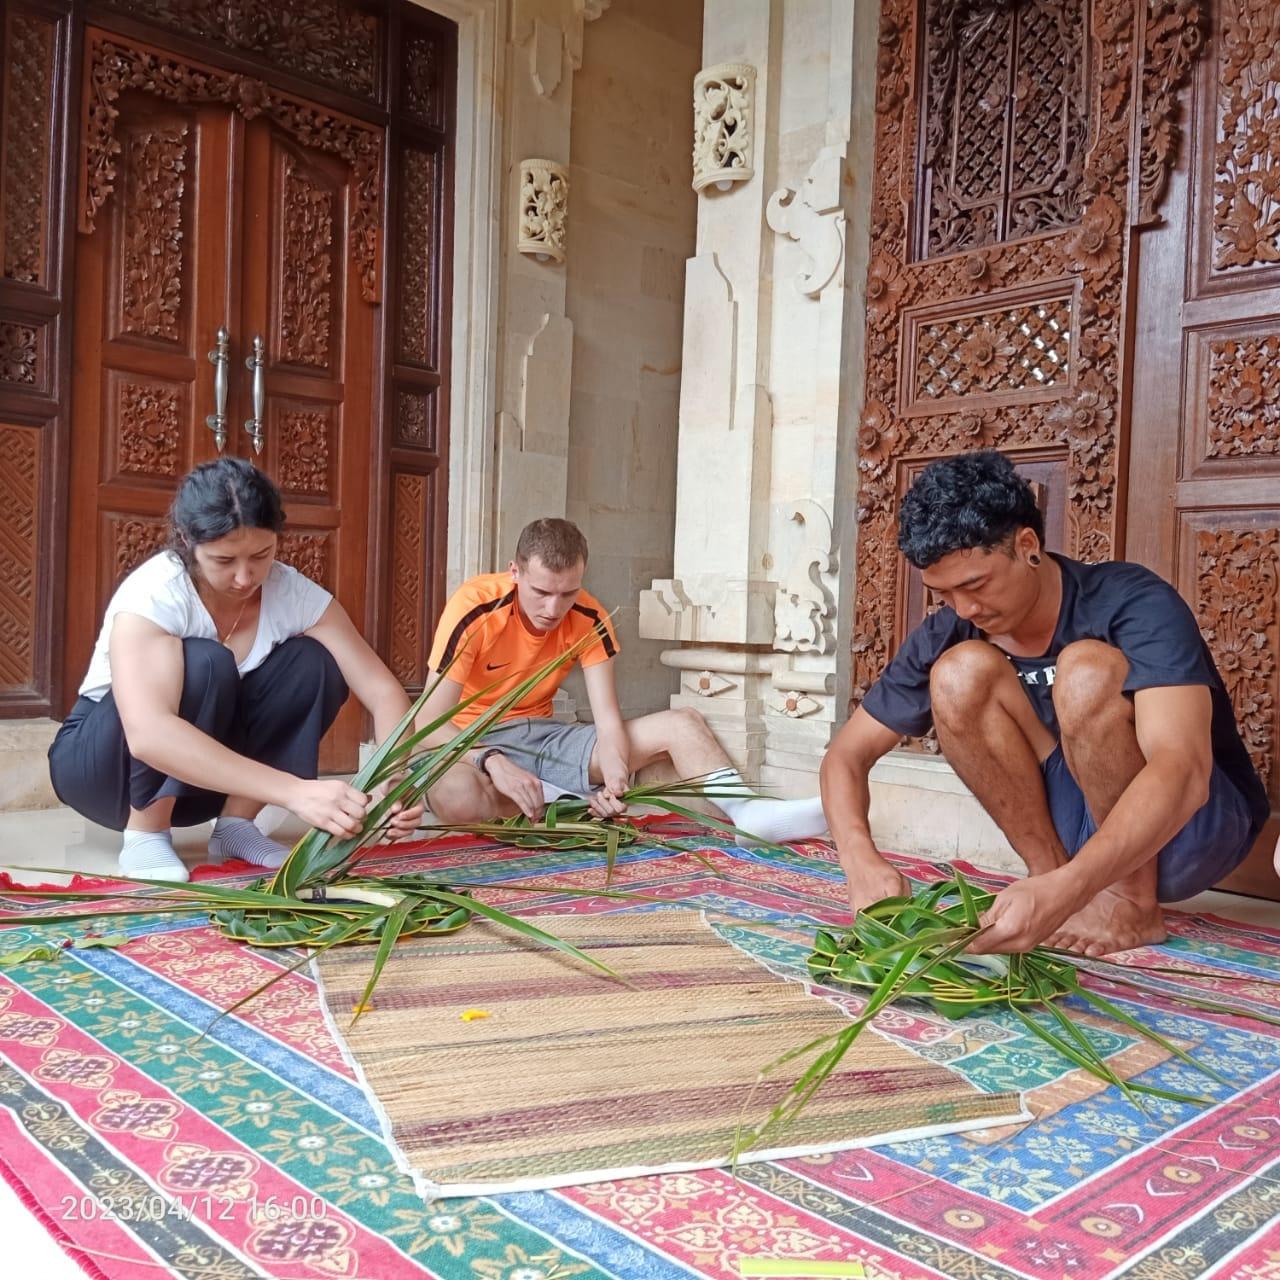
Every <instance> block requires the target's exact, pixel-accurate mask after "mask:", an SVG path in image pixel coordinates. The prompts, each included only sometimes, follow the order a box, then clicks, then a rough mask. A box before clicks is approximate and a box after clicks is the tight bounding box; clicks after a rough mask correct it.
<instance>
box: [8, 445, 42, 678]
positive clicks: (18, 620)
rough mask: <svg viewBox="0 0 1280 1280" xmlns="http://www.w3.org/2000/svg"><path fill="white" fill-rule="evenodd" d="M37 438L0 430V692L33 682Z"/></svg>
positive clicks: (38, 461) (37, 497) (36, 543)
mask: <svg viewBox="0 0 1280 1280" xmlns="http://www.w3.org/2000/svg"><path fill="white" fill-rule="evenodd" d="M40 439H41V433H40V432H39V431H38V430H35V429H33V428H31V427H10V426H5V427H0V503H2V504H3V506H4V537H3V538H0V689H14V690H16V689H29V688H31V687H32V686H33V685H34V684H35V674H36V673H35V665H34V664H35V650H34V647H33V640H34V637H35V634H36V570H37V564H38V558H39V540H38V534H37V524H36V514H37V504H38V501H39V485H40Z"/></svg>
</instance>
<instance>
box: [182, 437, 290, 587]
mask: <svg viewBox="0 0 1280 1280" xmlns="http://www.w3.org/2000/svg"><path fill="white" fill-rule="evenodd" d="M240 528H249V529H270V530H271V532H272V533H279V532H280V530H281V529H283V528H284V503H283V501H282V500H281V497H280V490H279V489H277V488H276V486H275V485H274V484H273V483H272V482H271V480H270V478H269V477H268V476H266V475H264V474H263V473H262V472H261V471H259V470H258V468H257V467H255V466H254V465H253V463H251V462H246V461H245V460H244V459H243V458H236V457H233V456H231V455H230V454H224V455H223V456H222V457H220V458H214V460H213V461H212V462H202V463H201V464H200V465H199V466H198V467H196V468H195V469H194V470H193V471H189V472H187V474H186V475H185V476H183V478H182V481H181V483H180V484H179V485H178V492H177V493H176V494H175V495H174V498H173V505H172V506H171V507H170V508H169V541H168V544H167V546H168V549H169V550H170V551H172V552H173V553H174V555H176V556H177V557H178V559H179V560H181V561H182V563H183V564H185V565H186V566H187V568H188V569H190V568H191V567H192V565H194V564H195V549H196V547H198V546H200V545H201V544H202V543H205V542H215V541H216V540H217V539H219V538H225V537H226V536H227V534H229V533H234V532H235V531H236V530H237V529H240Z"/></svg>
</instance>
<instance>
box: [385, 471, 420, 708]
mask: <svg viewBox="0 0 1280 1280" xmlns="http://www.w3.org/2000/svg"><path fill="white" fill-rule="evenodd" d="M391 501H392V507H391V539H392V543H391V655H390V661H389V664H388V665H389V666H390V667H391V670H392V672H393V673H394V674H395V677H396V679H397V680H399V681H400V683H401V684H404V685H416V684H420V683H421V682H422V680H423V678H424V676H425V672H424V671H422V670H421V662H422V659H421V656H420V655H421V653H422V648H423V646H422V630H423V626H424V625H425V621H424V618H423V614H424V612H425V609H424V605H425V598H424V593H425V590H426V583H425V574H424V571H423V558H424V556H425V555H426V544H425V538H426V532H427V519H428V515H429V513H428V510H427V478H426V476H420V475H413V474H409V473H406V472H401V473H400V474H398V475H397V476H396V477H395V485H394V489H393V491H392V500H391Z"/></svg>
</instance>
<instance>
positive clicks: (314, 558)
mask: <svg viewBox="0 0 1280 1280" xmlns="http://www.w3.org/2000/svg"><path fill="white" fill-rule="evenodd" d="M330 542H331V539H330V535H329V534H327V533H289V532H285V533H282V534H281V535H280V543H279V551H278V552H277V555H278V557H279V559H280V560H282V561H283V562H284V563H285V564H287V565H291V566H292V567H293V568H295V569H297V571H298V572H299V573H300V574H302V575H303V576H304V577H307V578H310V579H311V581H312V582H318V583H319V584H320V585H321V586H322V587H324V588H325V590H326V591H333V590H334V585H333V559H332V556H331V555H330V549H331V548H330Z"/></svg>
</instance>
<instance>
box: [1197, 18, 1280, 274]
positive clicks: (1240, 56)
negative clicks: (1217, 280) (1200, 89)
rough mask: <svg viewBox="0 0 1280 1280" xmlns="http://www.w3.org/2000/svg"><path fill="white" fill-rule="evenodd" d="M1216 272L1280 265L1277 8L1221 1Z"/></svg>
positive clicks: (1279, 40)
mask: <svg viewBox="0 0 1280 1280" xmlns="http://www.w3.org/2000/svg"><path fill="white" fill-rule="evenodd" d="M1219 21H1220V24H1221V31H1220V32H1219V53H1218V96H1217V104H1218V106H1217V109H1218V113H1219V117H1218V133H1217V139H1216V142H1217V146H1216V148H1215V151H1214V161H1215V164H1214V184H1213V192H1214V201H1213V233H1214V241H1213V265H1214V267H1215V268H1216V269H1218V270H1219V271H1222V270H1225V269H1229V268H1244V267H1257V266H1262V265H1265V264H1269V263H1273V262H1280V133H1277V131H1276V128H1275V120H1276V97H1277V94H1280V38H1278V37H1280V32H1278V31H1277V28H1276V7H1275V5H1274V4H1272V3H1271V0H1221V10H1220V18H1219Z"/></svg>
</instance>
